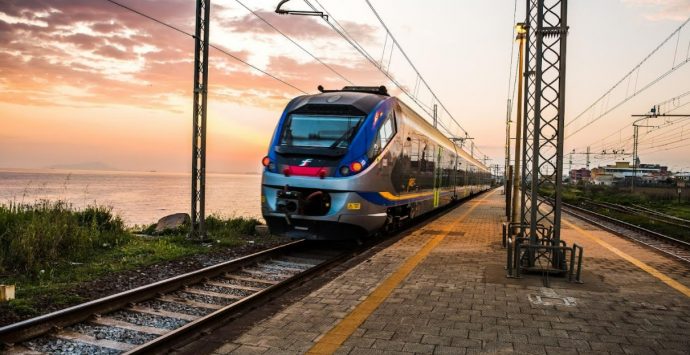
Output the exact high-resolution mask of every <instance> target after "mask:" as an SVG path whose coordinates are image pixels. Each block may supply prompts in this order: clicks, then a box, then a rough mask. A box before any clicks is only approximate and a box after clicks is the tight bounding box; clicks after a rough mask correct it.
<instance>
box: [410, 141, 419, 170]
mask: <svg viewBox="0 0 690 355" xmlns="http://www.w3.org/2000/svg"><path fill="white" fill-rule="evenodd" d="M410 167H412V168H413V170H419V140H418V139H417V138H412V140H411V141H410Z"/></svg>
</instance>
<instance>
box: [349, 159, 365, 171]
mask: <svg viewBox="0 0 690 355" xmlns="http://www.w3.org/2000/svg"><path fill="white" fill-rule="evenodd" d="M350 170H352V172H353V173H358V172H360V171H362V163H360V162H358V161H356V162H353V163H352V164H350Z"/></svg>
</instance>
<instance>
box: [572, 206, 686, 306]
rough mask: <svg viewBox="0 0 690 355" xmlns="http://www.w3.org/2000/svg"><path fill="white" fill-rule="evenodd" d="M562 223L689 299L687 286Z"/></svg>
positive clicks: (583, 231) (587, 233)
mask: <svg viewBox="0 0 690 355" xmlns="http://www.w3.org/2000/svg"><path fill="white" fill-rule="evenodd" d="M563 221H564V222H565V223H566V224H568V225H569V226H570V227H572V228H573V229H575V230H576V231H578V232H580V234H582V235H584V236H586V237H588V238H589V239H592V240H593V241H595V242H597V243H599V244H600V245H601V246H603V247H604V248H606V249H608V250H610V251H612V252H613V253H614V254H616V255H618V256H620V257H621V258H623V259H625V260H627V261H629V262H630V263H632V264H633V265H635V266H637V267H639V268H640V269H642V270H644V271H646V272H647V273H648V274H650V275H652V276H654V277H656V278H657V279H659V280H661V281H662V282H664V283H665V284H667V285H669V286H671V287H673V288H674V289H676V290H677V291H679V292H680V293H682V294H684V295H685V296H687V297H690V288H688V287H687V286H685V285H683V284H681V283H680V282H678V281H676V280H674V279H672V278H670V277H668V276H666V274H664V273H662V272H661V271H659V270H657V269H655V268H653V267H651V266H649V265H647V264H645V263H644V262H642V261H640V260H638V259H636V258H634V257H632V256H630V255H628V254H626V253H624V252H622V251H621V250H620V249H618V248H616V247H614V246H612V245H611V244H609V243H607V242H605V241H603V240H601V239H600V238H599V237H597V236H595V235H593V234H592V233H589V232H587V231H586V230H584V229H582V228H580V227H578V226H576V225H574V224H573V223H571V222H569V221H567V220H565V219H564V220H563Z"/></svg>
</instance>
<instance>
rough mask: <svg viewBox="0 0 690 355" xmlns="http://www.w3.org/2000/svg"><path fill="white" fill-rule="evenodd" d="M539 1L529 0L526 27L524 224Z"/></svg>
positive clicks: (527, 210) (528, 204) (527, 215)
mask: <svg viewBox="0 0 690 355" xmlns="http://www.w3.org/2000/svg"><path fill="white" fill-rule="evenodd" d="M537 1H538V0H527V7H526V9H527V13H526V16H525V27H526V31H527V32H526V34H525V35H526V36H527V48H526V51H525V59H524V60H525V72H524V95H525V96H524V100H525V102H524V105H523V119H524V122H523V125H522V178H521V180H520V185H521V189H520V206H521V207H520V216H521V218H520V220H521V222H522V224H525V225H528V224H529V223H530V220H531V217H530V211H531V206H532V194H531V193H530V191H531V188H532V185H531V181H532V153H533V151H534V149H533V148H532V146H533V143H534V113H535V108H534V104H535V101H536V100H535V93H536V92H537V88H536V81H535V78H534V73H535V70H536V58H537V39H536V36H535V35H534V34H533V32H534V28H535V24H536V23H537V9H538V7H537Z"/></svg>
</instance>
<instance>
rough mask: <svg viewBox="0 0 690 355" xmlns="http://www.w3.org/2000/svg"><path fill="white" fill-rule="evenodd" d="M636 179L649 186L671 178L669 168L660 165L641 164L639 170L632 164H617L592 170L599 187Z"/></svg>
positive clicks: (593, 177)
mask: <svg viewBox="0 0 690 355" xmlns="http://www.w3.org/2000/svg"><path fill="white" fill-rule="evenodd" d="M633 176H635V177H636V179H637V180H638V181H641V182H643V183H647V184H654V183H659V182H662V181H666V180H667V179H668V178H669V176H670V175H669V172H668V167H666V166H661V165H659V164H639V165H638V166H637V168H635V167H633V166H632V165H631V164H630V162H627V161H623V162H616V163H615V164H614V165H606V166H603V167H601V166H600V167H597V168H594V169H592V174H591V179H592V182H594V183H595V184H597V185H613V184H616V183H619V182H622V181H625V180H630V179H632V178H633Z"/></svg>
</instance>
